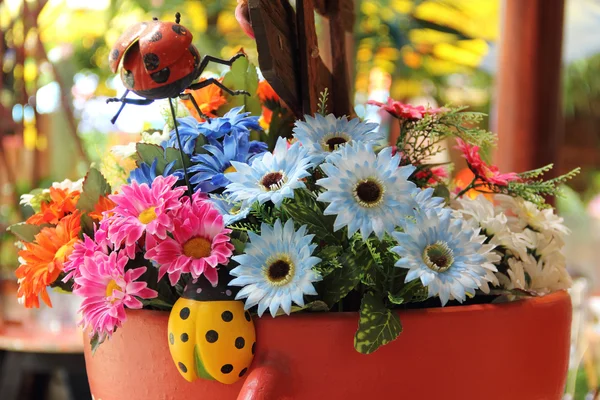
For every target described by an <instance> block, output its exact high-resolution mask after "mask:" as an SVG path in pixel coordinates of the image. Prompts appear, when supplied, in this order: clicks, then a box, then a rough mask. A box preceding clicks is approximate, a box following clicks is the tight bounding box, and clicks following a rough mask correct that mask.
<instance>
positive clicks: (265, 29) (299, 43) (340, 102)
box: [248, 0, 355, 117]
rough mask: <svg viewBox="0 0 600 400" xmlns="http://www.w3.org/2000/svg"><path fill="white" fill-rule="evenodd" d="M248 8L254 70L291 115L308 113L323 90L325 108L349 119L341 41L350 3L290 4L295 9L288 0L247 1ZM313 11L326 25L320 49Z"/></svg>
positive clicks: (315, 0) (349, 23) (305, 0)
mask: <svg viewBox="0 0 600 400" xmlns="http://www.w3.org/2000/svg"><path fill="white" fill-rule="evenodd" d="M248 5H249V11H250V19H251V23H252V28H253V30H254V34H255V36H256V46H257V49H258V61H259V65H260V69H261V71H262V73H263V75H264V77H265V79H266V80H267V81H268V82H269V83H270V84H271V86H272V87H273V89H275V91H276V92H277V93H278V94H279V96H280V97H281V98H282V99H283V101H285V102H286V104H287V105H288V107H289V108H290V109H291V110H292V111H293V112H294V114H296V116H297V117H302V116H303V115H304V114H314V113H315V112H316V111H317V105H318V102H319V95H320V93H321V92H322V91H323V90H325V88H327V89H328V90H329V92H330V96H329V104H328V110H329V111H330V112H333V113H334V114H336V115H338V116H341V115H352V114H353V107H352V100H351V97H350V96H351V85H350V75H351V74H350V68H349V63H348V49H347V46H346V37H347V35H348V34H351V32H352V30H353V27H354V21H355V15H354V1H352V0H296V9H295V10H294V8H293V7H292V5H291V4H290V3H289V1H288V0H249V1H248ZM315 12H316V13H318V14H320V15H322V16H323V17H324V18H326V19H327V21H328V26H329V32H328V35H327V34H325V35H324V36H325V37H324V38H323V39H324V41H325V46H324V47H326V48H325V49H320V48H319V43H318V39H317V32H316V28H315ZM326 53H329V54H326ZM325 55H327V56H329V57H327V58H325ZM324 59H327V60H329V61H330V63H331V67H330V68H328V67H327V66H326V63H325V62H324Z"/></svg>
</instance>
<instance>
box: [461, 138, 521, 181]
mask: <svg viewBox="0 0 600 400" xmlns="http://www.w3.org/2000/svg"><path fill="white" fill-rule="evenodd" d="M456 143H457V144H458V145H457V146H456V147H455V148H456V149H458V150H460V151H461V152H462V153H463V157H464V158H465V159H466V160H467V164H468V165H469V169H470V170H471V171H473V173H474V174H475V175H476V176H477V178H479V179H481V180H482V181H483V182H485V183H489V184H491V185H497V186H506V185H508V182H512V181H518V180H520V178H519V176H518V175H517V174H516V173H515V172H509V173H507V174H501V173H500V170H499V169H498V167H497V166H495V165H489V164H487V163H486V162H485V161H483V160H482V159H481V155H480V154H479V146H475V145H473V146H471V145H470V144H468V143H466V142H465V141H463V140H462V139H459V138H457V139H456Z"/></svg>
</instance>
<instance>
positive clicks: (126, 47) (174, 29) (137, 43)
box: [109, 13, 200, 99]
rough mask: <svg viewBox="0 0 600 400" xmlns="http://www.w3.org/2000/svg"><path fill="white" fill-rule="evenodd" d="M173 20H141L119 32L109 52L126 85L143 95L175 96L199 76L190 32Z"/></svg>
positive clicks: (178, 17)
mask: <svg viewBox="0 0 600 400" xmlns="http://www.w3.org/2000/svg"><path fill="white" fill-rule="evenodd" d="M179 19H180V14H179V13H177V15H176V20H175V22H168V21H159V20H158V19H156V18H155V19H153V20H152V21H147V22H140V23H138V24H135V25H133V26H131V27H130V28H129V29H127V30H126V31H125V33H123V35H121V37H120V38H119V40H117V42H116V43H115V45H114V47H113V48H112V50H111V52H110V55H109V64H110V68H111V69H112V71H113V72H117V70H118V69H119V65H120V63H121V60H122V61H123V66H122V68H121V79H122V80H123V84H124V85H125V87H126V88H127V89H129V90H131V91H132V92H134V93H136V94H138V95H139V96H141V97H144V98H146V99H163V98H167V97H176V96H178V95H179V94H180V93H182V92H183V91H184V90H185V89H186V88H187V87H188V86H189V85H190V84H191V83H192V81H193V80H194V79H196V78H197V77H198V71H199V66H200V53H199V52H198V50H197V49H196V48H195V47H194V45H192V33H191V32H190V31H189V30H188V29H187V28H185V27H184V26H182V25H180V24H179Z"/></svg>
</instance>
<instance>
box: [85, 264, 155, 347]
mask: <svg viewBox="0 0 600 400" xmlns="http://www.w3.org/2000/svg"><path fill="white" fill-rule="evenodd" d="M128 262H129V258H128V257H127V256H126V255H125V254H124V253H123V252H112V253H110V255H106V254H103V253H101V252H96V253H95V254H94V255H93V256H91V257H86V258H85V259H84V261H83V264H82V265H80V267H79V276H77V277H75V283H76V285H77V286H76V287H75V288H74V289H73V293H75V294H77V295H78V296H81V297H83V302H82V303H81V308H80V309H79V311H80V312H81V313H82V321H81V324H82V325H83V326H84V329H85V328H87V327H91V330H92V333H97V334H98V335H99V336H100V337H101V338H104V337H106V336H107V335H108V336H110V335H112V333H113V332H114V330H115V328H117V327H120V326H121V324H122V323H123V322H124V321H125V320H126V318H127V316H126V314H125V307H127V308H131V309H139V308H142V302H141V301H140V299H152V298H155V297H156V296H157V295H158V293H157V292H156V291H154V290H152V289H149V288H148V287H147V285H148V284H147V283H146V282H136V281H137V280H138V279H139V278H140V277H141V276H142V275H143V274H144V272H146V267H140V268H135V269H129V270H127V271H125V267H126V266H127V263H128Z"/></svg>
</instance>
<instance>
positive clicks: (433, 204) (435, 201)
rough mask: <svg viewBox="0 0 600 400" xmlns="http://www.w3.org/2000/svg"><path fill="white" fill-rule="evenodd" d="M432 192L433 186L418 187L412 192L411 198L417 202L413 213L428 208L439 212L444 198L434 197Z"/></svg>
mask: <svg viewBox="0 0 600 400" xmlns="http://www.w3.org/2000/svg"><path fill="white" fill-rule="evenodd" d="M433 192H434V189H433V188H427V189H419V190H417V191H416V192H415V193H413V198H414V199H415V201H416V203H417V206H416V208H415V213H422V212H426V211H429V210H435V211H437V212H440V211H441V210H443V209H444V202H445V200H444V199H443V198H442V197H434V196H433Z"/></svg>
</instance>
